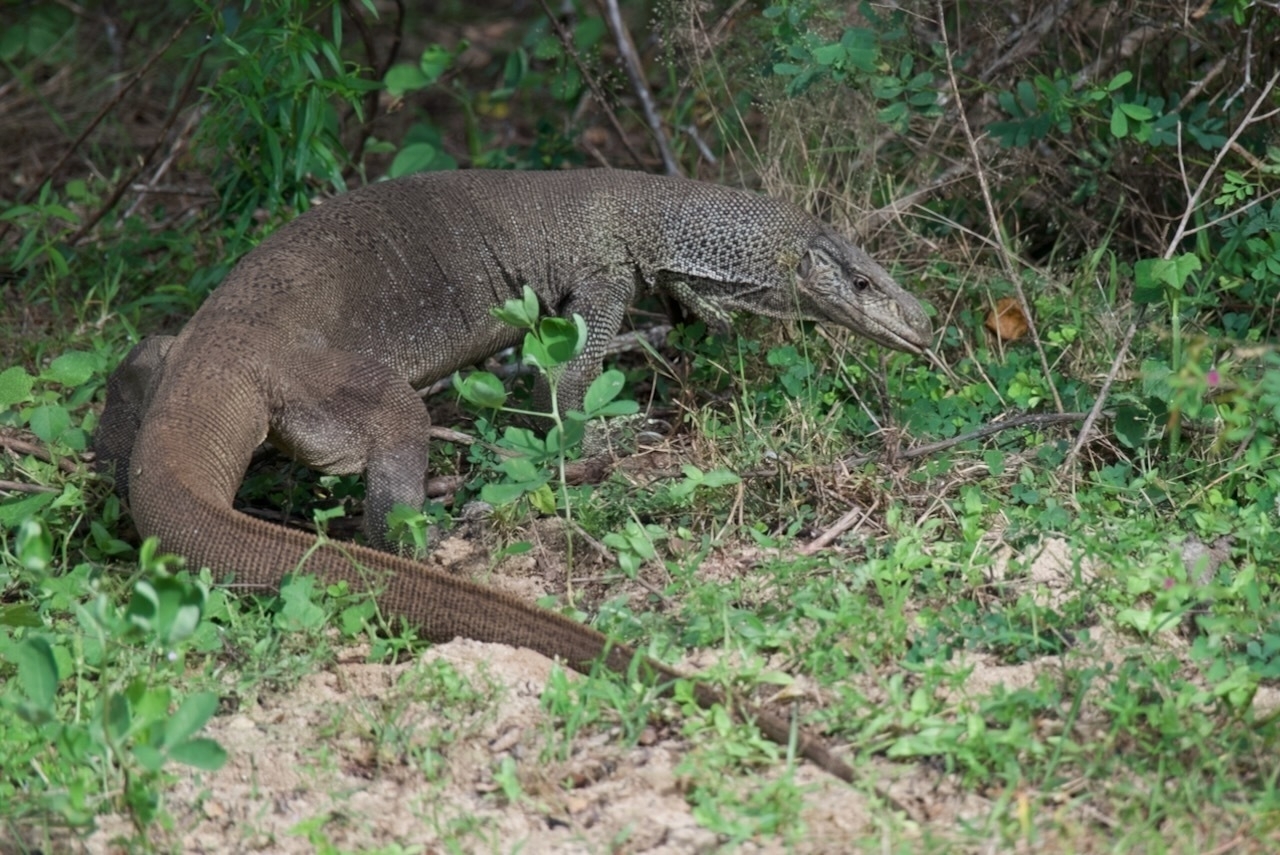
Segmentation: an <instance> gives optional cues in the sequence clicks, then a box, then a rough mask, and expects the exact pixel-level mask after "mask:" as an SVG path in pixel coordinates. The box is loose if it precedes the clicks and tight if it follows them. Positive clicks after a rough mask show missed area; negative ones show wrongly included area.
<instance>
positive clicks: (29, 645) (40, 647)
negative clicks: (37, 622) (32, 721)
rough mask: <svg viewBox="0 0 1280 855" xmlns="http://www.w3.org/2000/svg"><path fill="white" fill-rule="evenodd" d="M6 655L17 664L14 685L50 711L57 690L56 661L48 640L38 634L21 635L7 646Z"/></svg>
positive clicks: (38, 704)
mask: <svg viewBox="0 0 1280 855" xmlns="http://www.w3.org/2000/svg"><path fill="white" fill-rule="evenodd" d="M8 658H9V659H10V660H11V661H12V662H13V663H14V664H15V665H17V666H18V685H19V686H21V687H22V691H23V693H24V694H25V695H26V696H27V700H29V701H30V702H31V703H32V704H33V705H34V706H36V707H37V708H39V709H40V710H43V711H45V712H52V711H53V700H54V698H55V697H56V696H57V693H58V663H57V662H56V661H55V660H54V658H53V648H52V647H50V646H49V642H48V641H46V640H45V639H43V638H40V637H38V636H36V637H31V638H24V639H23V640H22V641H21V642H19V643H18V644H15V645H14V646H13V647H11V648H9V652H8Z"/></svg>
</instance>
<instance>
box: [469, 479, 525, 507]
mask: <svg viewBox="0 0 1280 855" xmlns="http://www.w3.org/2000/svg"><path fill="white" fill-rule="evenodd" d="M528 487H529V485H527V484H485V485H484V486H483V487H481V488H480V500H481V501H482V502H487V503H488V504H490V505H493V506H494V507H495V508H501V507H504V506H506V505H510V504H511V503H512V502H514V501H516V500H517V499H519V498H520V497H521V496H523V495H524V494H525V491H526V489H527V488H528Z"/></svg>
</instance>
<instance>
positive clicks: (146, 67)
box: [0, 12, 199, 238]
mask: <svg viewBox="0 0 1280 855" xmlns="http://www.w3.org/2000/svg"><path fill="white" fill-rule="evenodd" d="M198 14H199V13H198V12H192V13H191V14H190V15H188V16H187V19H186V20H185V21H183V22H182V23H181V24H179V25H178V29H176V30H174V32H173V35H171V36H170V37H169V40H168V41H166V42H165V43H164V44H162V45H161V46H160V48H159V49H158V50H157V51H156V52H155V53H153V54H151V56H150V57H149V58H148V59H147V61H146V62H145V63H143V65H142V67H141V68H139V69H138V70H137V71H136V72H134V74H133V77H131V78H129V82H127V83H125V84H124V85H123V86H121V87H120V88H119V89H118V90H117V91H116V93H115V95H114V96H113V97H112V98H111V100H110V101H108V102H107V103H106V104H104V105H103V106H102V109H101V110H99V111H98V113H97V115H95V116H94V117H93V118H92V119H90V120H89V124H88V125H86V126H85V128H84V130H82V131H81V132H80V135H79V136H77V137H76V138H75V139H74V140H72V141H71V145H69V146H67V150H66V151H64V152H63V153H62V157H60V158H58V159H57V160H56V161H54V164H53V166H50V167H49V168H48V169H46V170H45V171H44V174H43V175H41V176H40V178H39V180H37V181H34V182H32V183H31V186H29V187H28V188H27V189H26V191H25V192H24V193H23V194H22V195H21V196H20V197H19V199H18V203H19V204H25V203H26V202H30V201H31V197H33V196H34V195H35V194H36V193H38V192H39V191H40V188H41V187H43V186H44V184H45V182H46V181H48V180H49V179H50V178H52V177H53V176H54V175H57V174H58V170H59V169H61V168H62V165H63V164H64V163H66V162H67V160H68V159H69V158H70V157H71V155H73V154H75V152H76V150H77V149H78V148H80V145H81V143H83V142H84V141H85V140H86V139H88V137H89V134H91V133H93V131H94V129H95V128H96V127H98V125H99V124H101V123H102V120H103V119H105V118H106V117H107V116H108V115H110V114H111V111H112V110H114V109H115V108H116V107H118V106H119V105H120V102H121V101H122V100H124V96H125V95H126V94H128V92H129V90H130V89H132V88H133V87H135V86H137V85H138V84H139V83H140V82H142V79H143V78H144V77H146V76H147V72H149V71H150V70H151V67H152V66H153V65H155V64H156V63H157V62H158V61H159V60H160V57H162V56H164V55H165V53H166V52H167V51H168V50H169V48H171V47H173V43H174V42H176V41H177V40H178V38H179V37H180V36H181V35H182V34H183V33H184V32H186V30H187V27H189V26H191V24H192V22H193V21H195V19H196V16H197V15H198ZM13 222H15V221H14V220H6V221H4V222H0V238H2V237H4V234H5V232H6V231H8V229H9V226H10V225H11V224H12V223H13Z"/></svg>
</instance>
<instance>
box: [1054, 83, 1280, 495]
mask: <svg viewBox="0 0 1280 855" xmlns="http://www.w3.org/2000/svg"><path fill="white" fill-rule="evenodd" d="M1278 80H1280V71H1277V72H1276V73H1275V74H1273V75H1271V79H1270V80H1268V81H1267V85H1266V86H1264V87H1263V88H1262V92H1260V93H1259V94H1258V97H1257V100H1255V101H1254V102H1253V106H1252V107H1250V108H1249V112H1248V113H1246V114H1245V117H1244V119H1242V120H1241V122H1240V124H1239V125H1237V126H1236V129H1235V130H1234V131H1232V132H1231V136H1230V137H1229V138H1228V139H1227V141H1226V143H1224V144H1223V146H1222V148H1220V149H1218V154H1217V155H1216V156H1215V157H1214V159H1213V163H1211V164H1209V168H1208V169H1207V170H1205V173H1204V175H1202V176H1200V183H1199V184H1198V185H1196V189H1195V191H1193V192H1192V194H1191V198H1189V199H1187V206H1186V208H1184V209H1183V211H1182V220H1181V221H1180V222H1179V223H1178V230H1177V231H1176V232H1175V233H1174V235H1173V239H1172V240H1170V241H1169V245H1168V246H1167V247H1165V251H1164V255H1163V256H1162V258H1164V259H1166V260H1168V259H1170V258H1173V254H1174V253H1175V252H1177V250H1178V245H1179V244H1180V243H1182V239H1183V238H1184V237H1185V236H1186V235H1187V224H1188V223H1189V222H1190V221H1191V217H1192V215H1193V214H1194V213H1195V210H1196V207H1197V206H1198V205H1199V203H1200V197H1201V195H1203V193H1204V188H1205V187H1207V186H1208V185H1209V179H1210V178H1212V177H1213V175H1214V173H1216V172H1217V171H1218V167H1219V166H1220V165H1221V164H1222V160H1223V158H1225V157H1226V156H1227V152H1228V151H1230V150H1231V147H1232V145H1234V144H1235V141H1236V140H1237V139H1239V137H1240V134H1242V133H1244V129H1245V128H1247V127H1248V126H1249V125H1251V124H1252V123H1253V122H1254V121H1255V119H1254V117H1255V115H1256V114H1257V112H1258V108H1259V107H1261V106H1262V104H1263V102H1264V101H1266V100H1267V97H1268V96H1269V95H1270V94H1271V90H1272V89H1274V88H1275V85H1276V81H1278ZM1144 309H1145V307H1144ZM1143 314H1144V311H1139V312H1138V316H1137V317H1136V318H1134V319H1133V323H1131V324H1129V329H1128V330H1126V331H1125V335H1124V341H1123V342H1122V343H1121V344H1120V349H1119V350H1118V351H1117V352H1116V355H1115V358H1114V359H1113V360H1111V370H1110V371H1108V372H1107V379H1106V380H1105V381H1103V383H1102V388H1101V389H1099V390H1098V397H1097V398H1096V399H1095V400H1094V402H1093V408H1092V409H1090V410H1089V415H1088V416H1087V417H1086V418H1085V420H1084V424H1082V425H1080V433H1079V434H1078V435H1077V436H1076V441H1075V444H1074V445H1073V446H1071V451H1070V452H1069V453H1068V454H1067V459H1066V460H1064V461H1063V462H1062V467H1061V469H1062V470H1063V471H1066V470H1068V469H1070V468H1071V467H1072V466H1074V465H1075V462H1076V458H1078V457H1079V456H1080V449H1082V448H1083V447H1084V444H1085V443H1086V442H1087V441H1088V440H1089V435H1090V433H1091V432H1092V430H1093V423H1094V422H1095V421H1096V420H1097V418H1098V414H1099V413H1101V412H1102V407H1103V404H1104V402H1105V401H1106V400H1107V395H1108V394H1110V392H1111V384H1112V383H1114V382H1115V379H1116V375H1117V374H1119V373H1120V365H1121V363H1122V362H1124V359H1125V356H1126V355H1127V354H1128V352H1129V345H1130V344H1132V342H1133V336H1134V333H1135V332H1137V330H1138V324H1139V323H1140V322H1141V321H1142V317H1143Z"/></svg>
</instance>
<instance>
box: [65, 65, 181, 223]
mask: <svg viewBox="0 0 1280 855" xmlns="http://www.w3.org/2000/svg"><path fill="white" fill-rule="evenodd" d="M204 57H205V54H204V53H203V52H201V53H200V55H199V56H197V57H196V61H195V64H194V65H192V67H191V73H190V74H189V75H188V76H187V82H186V84H185V85H184V86H183V87H182V92H181V93H180V94H179V95H178V100H177V102H176V103H175V104H174V105H173V109H172V110H170V111H169V116H168V117H167V118H166V119H165V122H164V127H162V128H161V129H160V133H158V134H156V141H155V143H153V144H152V146H151V148H150V149H148V150H147V152H146V153H145V154H144V155H143V156H142V158H141V159H140V160H139V161H138V165H137V166H135V167H134V169H133V171H132V172H130V173H129V174H128V175H127V176H125V178H124V180H123V181H121V182H120V183H118V184H117V185H116V189H115V190H113V191H112V192H111V195H110V196H108V197H107V201H105V202H103V203H102V205H101V206H99V207H98V210H97V211H96V212H95V213H94V215H93V216H92V217H90V218H89V219H88V220H86V221H85V223H84V225H82V226H80V228H79V229H77V230H76V233H75V234H74V235H72V236H71V238H70V240H69V243H72V244H75V243H77V242H79V241H80V239H81V238H83V237H84V236H85V235H87V234H88V233H89V232H90V231H91V230H92V229H93V227H94V226H96V225H97V224H98V223H99V222H100V221H101V220H102V218H103V217H105V216H106V215H107V212H108V211H110V210H111V209H112V208H114V207H115V206H116V203H117V202H119V201H120V198H121V197H122V196H124V194H125V193H126V192H127V191H128V189H129V188H130V187H132V186H133V182H134V181H135V180H137V178H138V176H139V175H141V174H142V170H144V169H146V168H147V164H149V163H150V162H151V160H152V159H153V158H154V157H155V156H156V153H157V152H158V151H160V146H161V145H162V144H163V143H164V141H165V138H166V137H168V136H169V131H170V130H172V129H173V123H174V122H175V121H177V119H178V114H179V113H181V112H182V110H183V108H184V107H186V105H187V99H189V98H190V97H191V93H192V92H194V91H195V88H196V78H197V77H198V76H199V74H200V67H201V66H202V65H203V64H204Z"/></svg>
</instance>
